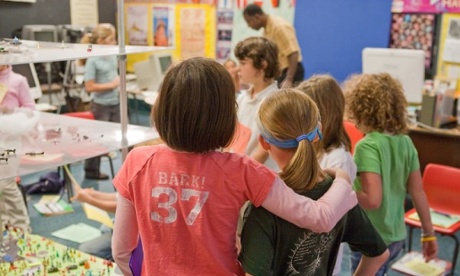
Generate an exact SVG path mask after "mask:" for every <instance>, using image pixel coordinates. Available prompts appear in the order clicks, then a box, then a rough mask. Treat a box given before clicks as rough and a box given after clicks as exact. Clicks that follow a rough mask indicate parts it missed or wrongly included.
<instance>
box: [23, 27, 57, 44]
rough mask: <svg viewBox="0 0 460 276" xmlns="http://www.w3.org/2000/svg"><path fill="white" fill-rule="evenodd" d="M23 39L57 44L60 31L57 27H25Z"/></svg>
mask: <svg viewBox="0 0 460 276" xmlns="http://www.w3.org/2000/svg"><path fill="white" fill-rule="evenodd" d="M21 38H22V39H25V40H36V41H45V42H57V41H58V30H57V27H56V26H55V25H24V26H23V27H22V32H21Z"/></svg>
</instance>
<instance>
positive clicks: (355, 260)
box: [351, 240, 405, 276]
mask: <svg viewBox="0 0 460 276" xmlns="http://www.w3.org/2000/svg"><path fill="white" fill-rule="evenodd" d="M404 242H405V241H404V240H402V241H397V242H393V243H391V244H389V245H388V250H389V251H390V257H389V258H388V260H386V261H385V263H383V265H382V266H381V267H380V269H379V270H378V271H377V273H376V274H375V275H377V276H383V275H385V273H387V270H388V265H389V263H390V262H391V261H393V260H395V259H396V258H397V257H398V256H399V253H401V251H402V249H403V247H404ZM361 256H362V254H361V253H360V252H355V251H352V252H351V272H352V273H354V272H355V270H356V269H357V268H358V264H359V261H360V260H361Z"/></svg>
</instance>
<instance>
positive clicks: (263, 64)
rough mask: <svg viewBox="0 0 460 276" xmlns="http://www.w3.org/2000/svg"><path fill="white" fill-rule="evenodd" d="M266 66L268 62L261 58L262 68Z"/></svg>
mask: <svg viewBox="0 0 460 276" xmlns="http://www.w3.org/2000/svg"><path fill="white" fill-rule="evenodd" d="M267 67H268V62H267V61H266V60H262V69H264V70H265V68H267Z"/></svg>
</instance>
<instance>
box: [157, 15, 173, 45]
mask: <svg viewBox="0 0 460 276" xmlns="http://www.w3.org/2000/svg"><path fill="white" fill-rule="evenodd" d="M152 15H153V45H154V46H166V47H167V46H174V32H173V30H174V8H173V7H172V6H154V7H153V11H152Z"/></svg>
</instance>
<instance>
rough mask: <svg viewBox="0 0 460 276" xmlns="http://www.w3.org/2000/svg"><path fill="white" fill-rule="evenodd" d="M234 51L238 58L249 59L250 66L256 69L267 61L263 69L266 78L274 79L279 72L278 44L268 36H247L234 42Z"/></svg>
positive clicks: (261, 67)
mask: <svg viewBox="0 0 460 276" xmlns="http://www.w3.org/2000/svg"><path fill="white" fill-rule="evenodd" d="M234 53H235V57H236V58H237V59H238V60H244V59H245V58H249V59H251V60H252V66H254V68H256V69H258V70H261V69H263V68H264V64H263V62H264V61H265V62H267V67H265V69H264V73H265V79H266V80H267V79H276V78H277V77H278V76H279V74H280V69H279V67H280V65H279V61H278V46H276V44H275V43H274V42H273V41H271V40H270V39H268V38H265V37H261V36H252V37H248V38H246V39H244V40H242V41H240V42H238V44H236V46H235V50H234Z"/></svg>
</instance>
